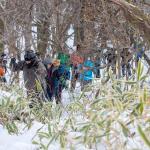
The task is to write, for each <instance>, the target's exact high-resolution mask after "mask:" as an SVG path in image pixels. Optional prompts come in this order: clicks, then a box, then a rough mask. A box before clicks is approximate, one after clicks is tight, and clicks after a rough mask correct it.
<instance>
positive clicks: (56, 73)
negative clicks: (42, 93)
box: [47, 59, 70, 104]
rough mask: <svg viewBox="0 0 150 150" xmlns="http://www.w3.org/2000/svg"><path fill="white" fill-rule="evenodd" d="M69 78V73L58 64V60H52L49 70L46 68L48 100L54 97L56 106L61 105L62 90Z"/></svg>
mask: <svg viewBox="0 0 150 150" xmlns="http://www.w3.org/2000/svg"><path fill="white" fill-rule="evenodd" d="M49 66H50V65H49ZM69 78H70V76H69V72H68V71H67V69H66V68H65V66H64V65H62V64H60V61H59V60H58V59H56V60H54V61H53V63H52V64H51V66H50V68H48V76H47V81H48V83H49V88H50V92H49V93H50V99H52V98H53V97H55V100H56V103H57V104H58V103H61V95H62V90H63V89H64V88H65V86H66V85H65V84H66V80H67V79H69Z"/></svg>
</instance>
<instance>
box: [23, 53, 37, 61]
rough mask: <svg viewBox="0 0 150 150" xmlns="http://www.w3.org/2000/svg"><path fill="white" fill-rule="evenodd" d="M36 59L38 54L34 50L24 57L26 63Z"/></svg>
mask: <svg viewBox="0 0 150 150" xmlns="http://www.w3.org/2000/svg"><path fill="white" fill-rule="evenodd" d="M35 58H36V54H35V53H34V52H33V51H32V50H29V51H26V53H25V55H24V59H25V61H32V60H34V59H35Z"/></svg>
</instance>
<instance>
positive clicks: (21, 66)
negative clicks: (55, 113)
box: [10, 50, 46, 100]
mask: <svg viewBox="0 0 150 150" xmlns="http://www.w3.org/2000/svg"><path fill="white" fill-rule="evenodd" d="M10 66H11V68H12V70H13V71H23V77H24V83H25V87H26V89H27V95H28V96H32V97H34V96H36V97H37V98H38V99H40V100H46V98H45V95H46V80H45V77H46V68H45V66H44V65H43V63H42V62H41V61H40V60H39V59H38V58H37V57H36V54H35V53H34V52H33V51H32V50H29V51H26V53H25V55H24V60H23V61H20V62H18V63H16V59H15V58H12V59H11V63H10ZM35 94H36V95H35Z"/></svg>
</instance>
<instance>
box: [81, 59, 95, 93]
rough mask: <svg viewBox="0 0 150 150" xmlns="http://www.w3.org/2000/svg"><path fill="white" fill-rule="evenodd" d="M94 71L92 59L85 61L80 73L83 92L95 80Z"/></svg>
mask: <svg viewBox="0 0 150 150" xmlns="http://www.w3.org/2000/svg"><path fill="white" fill-rule="evenodd" d="M93 70H94V63H93V61H92V60H90V58H89V59H88V60H85V61H84V63H83V64H82V69H81V73H80V80H81V90H83V89H84V87H85V86H86V85H88V84H90V83H92V79H93Z"/></svg>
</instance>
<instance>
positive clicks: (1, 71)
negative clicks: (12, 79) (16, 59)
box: [0, 53, 7, 82]
mask: <svg viewBox="0 0 150 150" xmlns="http://www.w3.org/2000/svg"><path fill="white" fill-rule="evenodd" d="M6 64H7V60H6V54H4V53H2V54H1V57H0V81H2V82H6V78H5V74H6V69H7V68H6Z"/></svg>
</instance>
